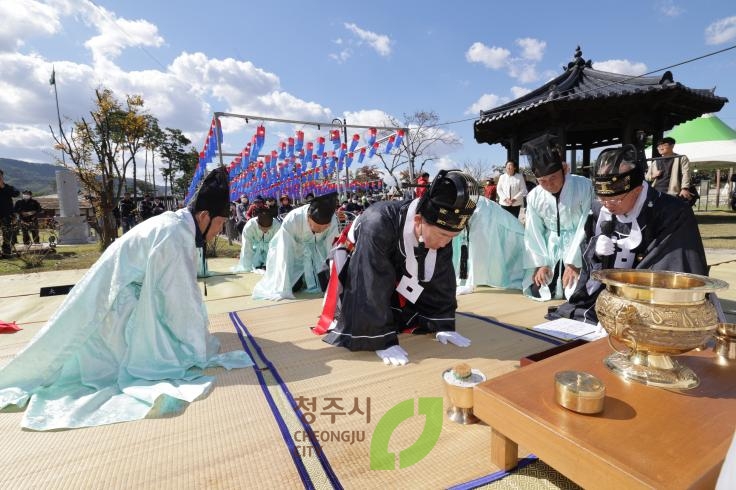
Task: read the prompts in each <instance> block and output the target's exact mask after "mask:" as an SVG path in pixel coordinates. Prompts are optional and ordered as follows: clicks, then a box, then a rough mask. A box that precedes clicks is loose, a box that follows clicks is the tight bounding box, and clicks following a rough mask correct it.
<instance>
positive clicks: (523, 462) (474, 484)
mask: <svg viewBox="0 0 736 490" xmlns="http://www.w3.org/2000/svg"><path fill="white" fill-rule="evenodd" d="M536 461H539V458H537V457H536V456H535V455H533V454H530V455H529V456H527V457H526V458H522V459H520V460H519V463H518V464H517V465H516V467H515V468H511V469H510V470H508V471H505V470H501V471H497V472H495V473H491V474H490V475H486V476H481V477H480V478H476V479H475V480H471V481H469V482H466V483H460V484H459V485H455V486H454V487H449V488H448V490H471V489H473V488H478V487H481V486H483V485H488V484H490V483H493V482H495V481H498V480H500V479H501V478H506V477H507V476H509V475H510V474H512V473H515V472H517V471H519V470H520V469H522V468H524V467H525V466H529V465H530V464H532V463H534V462H536Z"/></svg>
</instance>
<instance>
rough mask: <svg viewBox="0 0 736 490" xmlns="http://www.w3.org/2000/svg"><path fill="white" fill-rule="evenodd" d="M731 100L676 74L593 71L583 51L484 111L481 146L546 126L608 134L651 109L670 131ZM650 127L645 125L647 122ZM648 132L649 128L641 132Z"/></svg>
mask: <svg viewBox="0 0 736 490" xmlns="http://www.w3.org/2000/svg"><path fill="white" fill-rule="evenodd" d="M727 101H728V99H726V98H725V97H720V96H717V95H715V94H714V90H712V89H694V88H690V87H687V86H685V85H683V84H681V83H679V82H675V81H674V79H673V76H672V73H671V72H669V71H667V72H665V73H664V74H663V75H661V76H632V75H622V74H618V73H610V72H605V71H600V70H595V69H593V68H592V63H591V61H590V60H588V61H585V60H584V59H583V58H582V52H581V51H580V48H579V47H578V49H577V51H576V53H575V58H574V59H573V61H571V62H570V63H568V65H567V67H566V68H565V71H564V73H562V74H561V75H560V76H558V77H557V78H555V79H553V80H550V81H549V82H547V83H545V84H544V85H542V86H541V87H539V88H537V89H536V90H534V91H532V92H530V93H528V94H526V95H524V96H522V97H519V98H518V99H515V100H513V101H511V102H509V103H507V104H504V105H501V106H498V107H495V108H493V109H490V110H487V111H481V113H480V117H479V118H478V119H477V120H476V121H475V124H474V131H475V139H476V141H477V142H478V143H489V144H491V143H499V142H503V141H504V139H505V137H506V136H507V133H508V132H509V131H513V130H515V128H517V127H518V126H521V125H523V126H525V128H526V130H525V132H533V129H534V128H535V127H538V129H539V130H540V131H541V130H543V129H544V127H543V126H544V125H545V123H547V124H548V126H551V125H552V122H554V123H559V121H560V120H564V121H565V123H566V127H567V128H568V129H569V130H570V131H571V133H574V132H575V131H578V132H580V131H585V130H592V131H596V130H597V131H599V132H600V131H604V132H605V129H606V127H607V126H608V127H610V128H613V127H615V126H620V125H621V124H623V121H626V120H627V119H628V118H630V116H631V115H632V114H636V113H638V112H639V113H640V112H642V111H646V110H649V109H648V108H651V109H650V110H651V112H652V113H654V112H656V113H657V114H660V115H661V116H662V117H661V120H660V122H661V123H662V124H663V125H665V126H668V127H666V128H664V129H669V128H671V127H672V126H674V125H675V124H679V123H682V122H685V121H688V120H690V119H694V118H696V117H698V116H700V115H702V114H704V113H707V112H717V111H718V110H720V109H721V108H722V107H723V105H724V104H725V103H726V102H727ZM643 125H644V126H646V122H645V123H643ZM642 129H645V128H642Z"/></svg>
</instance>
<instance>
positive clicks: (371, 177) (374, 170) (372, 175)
mask: <svg viewBox="0 0 736 490" xmlns="http://www.w3.org/2000/svg"><path fill="white" fill-rule="evenodd" d="M355 180H357V181H358V182H373V181H376V180H383V176H382V175H381V171H380V170H379V169H378V167H377V166H376V165H364V166H362V167H359V168H358V169H357V170H356V171H355Z"/></svg>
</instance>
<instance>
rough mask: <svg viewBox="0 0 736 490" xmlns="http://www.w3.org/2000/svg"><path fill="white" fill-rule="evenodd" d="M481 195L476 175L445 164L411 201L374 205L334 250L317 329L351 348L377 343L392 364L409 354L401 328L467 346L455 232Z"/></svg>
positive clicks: (400, 362) (376, 348) (334, 342)
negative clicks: (458, 322)
mask: <svg viewBox="0 0 736 490" xmlns="http://www.w3.org/2000/svg"><path fill="white" fill-rule="evenodd" d="M478 194H479V188H478V184H477V183H476V182H475V181H474V180H473V178H472V177H470V176H468V175H466V174H464V173H463V172H460V171H458V170H450V171H445V170H443V171H441V172H440V173H439V175H438V176H437V178H435V180H434V181H433V183H432V186H431V188H430V189H429V191H428V192H427V193H426V194H425V195H424V196H423V197H422V198H419V199H414V200H413V201H403V202H402V201H385V202H380V203H376V204H374V205H372V206H371V207H369V208H368V209H367V210H366V211H365V212H364V213H363V214H361V215H360V216H359V217H358V218H357V219H356V221H355V222H354V223H353V224H352V227H351V228H350V229H349V231H348V233H344V234H343V237H342V238H341V242H340V243H339V245H338V246H337V247H336V248H334V249H333V250H332V252H331V258H332V262H331V274H330V281H329V283H328V286H327V294H326V298H325V307H324V310H323V314H322V317H321V319H320V323H319V325H318V326H317V327H316V328H315V332H316V333H324V332H325V331H327V335H326V337H325V339H324V340H325V342H327V343H330V344H332V345H336V346H342V347H346V348H348V349H350V350H352V351H358V350H372V351H376V354H378V356H379V357H380V358H381V359H382V360H383V361H384V363H386V364H392V365H403V364H406V363H407V362H408V360H409V359H408V355H407V353H406V351H404V349H402V348H401V347H400V346H399V345H398V344H399V340H398V334H399V333H400V332H411V333H415V334H422V333H432V334H435V336H436V338H437V340H438V341H440V342H442V343H443V344H446V343H447V342H450V343H452V344H455V345H458V346H461V347H467V346H468V345H470V341H469V340H468V339H466V338H465V337H463V336H462V335H460V334H458V333H457V332H455V310H456V309H457V301H456V299H455V270H454V267H453V263H452V244H451V241H452V238H453V237H454V236H456V235H457V234H458V233H460V232H461V231H462V230H463V229H464V228H465V226H466V224H467V222H468V219H469V218H470V216H471V215H472V214H473V211H474V210H475V202H476V200H477V196H478Z"/></svg>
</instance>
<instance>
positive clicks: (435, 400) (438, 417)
mask: <svg viewBox="0 0 736 490" xmlns="http://www.w3.org/2000/svg"><path fill="white" fill-rule="evenodd" d="M418 415H424V416H425V417H426V420H425V421H424V430H422V433H421V434H420V435H419V438H418V439H417V440H416V442H415V443H414V444H412V445H411V446H409V447H408V448H406V449H404V450H403V451H401V452H400V453H399V468H406V467H408V466H411V465H413V464H414V463H417V462H419V461H421V460H422V459H423V458H424V457H425V456H426V455H427V454H429V452H430V451H431V450H432V448H433V447H434V446H435V444H437V440H438V439H439V438H440V432H441V431H442V420H443V416H442V398H440V397H432V398H419V413H418ZM413 416H414V399H413V398H410V399H408V400H404V401H403V402H401V403H398V404H397V405H395V406H394V407H392V408H391V409H390V410H389V411H388V412H386V413H385V414H384V416H383V417H381V420H379V421H378V425H376V429H375V430H374V431H373V436H372V437H371V469H372V470H393V469H395V464H394V463H395V460H396V455H395V454H394V453H390V452H389V451H388V442H389V440H390V439H391V434H393V433H394V430H396V428H397V427H398V426H399V424H400V423H401V422H403V421H404V420H406V419H408V418H409V417H413Z"/></svg>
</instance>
